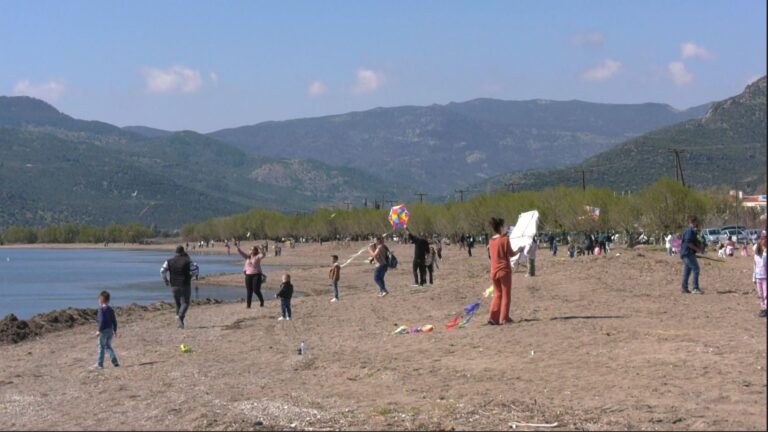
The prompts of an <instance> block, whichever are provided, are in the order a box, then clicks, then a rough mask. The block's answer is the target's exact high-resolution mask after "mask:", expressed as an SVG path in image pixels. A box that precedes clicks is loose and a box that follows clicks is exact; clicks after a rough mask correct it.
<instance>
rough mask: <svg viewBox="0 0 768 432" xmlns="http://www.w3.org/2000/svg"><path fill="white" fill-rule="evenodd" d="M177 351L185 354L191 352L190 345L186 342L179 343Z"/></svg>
mask: <svg viewBox="0 0 768 432" xmlns="http://www.w3.org/2000/svg"><path fill="white" fill-rule="evenodd" d="M179 351H181V352H183V353H185V354H187V353H191V352H192V347H191V346H189V345H187V344H181V345H179Z"/></svg>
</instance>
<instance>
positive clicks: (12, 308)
mask: <svg viewBox="0 0 768 432" xmlns="http://www.w3.org/2000/svg"><path fill="white" fill-rule="evenodd" d="M171 255H172V253H168V252H154V251H126V250H100V249H59V250H56V249H0V318H2V317H3V316H5V315H6V314H8V313H13V314H15V315H16V316H18V317H19V318H21V319H25V318H29V317H31V316H32V315H34V314H37V313H40V312H48V311H51V310H54V309H64V308H67V307H96V301H97V296H98V293H99V292H100V291H101V290H103V289H107V290H109V291H110V293H111V294H112V301H111V303H112V304H113V305H115V306H120V305H126V304H130V303H134V302H135V303H141V304H148V303H152V302H155V301H158V300H165V301H173V297H172V296H171V294H170V289H169V288H167V287H166V286H165V285H164V284H163V281H162V279H161V277H160V267H161V266H162V265H163V262H164V261H165V260H166V259H168V258H169V257H170V256H171ZM191 256H192V260H193V261H195V262H196V263H197V264H198V265H199V266H200V276H203V275H210V274H215V273H224V272H228V273H232V272H238V271H240V270H241V269H242V263H241V261H240V258H239V257H236V256H231V257H227V256H220V255H191ZM265 270H267V269H265ZM196 286H197V288H195V287H196ZM244 296H245V289H244V288H240V289H237V288H222V287H210V286H205V285H199V284H197V283H196V281H194V280H193V281H192V298H193V299H194V298H196V297H198V298H201V299H203V298H206V297H210V298H218V299H222V300H236V299H239V298H241V297H244ZM267 298H268V297H267Z"/></svg>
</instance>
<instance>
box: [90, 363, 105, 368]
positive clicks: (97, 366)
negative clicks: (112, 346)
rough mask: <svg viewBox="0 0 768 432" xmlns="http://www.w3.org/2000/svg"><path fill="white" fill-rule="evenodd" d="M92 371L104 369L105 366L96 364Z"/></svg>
mask: <svg viewBox="0 0 768 432" xmlns="http://www.w3.org/2000/svg"><path fill="white" fill-rule="evenodd" d="M91 369H104V366H102V365H100V364H95V365H93V366H91Z"/></svg>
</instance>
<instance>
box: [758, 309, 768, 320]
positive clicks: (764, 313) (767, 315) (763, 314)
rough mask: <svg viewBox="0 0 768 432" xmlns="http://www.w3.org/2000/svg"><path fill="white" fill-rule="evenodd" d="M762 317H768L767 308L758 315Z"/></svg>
mask: <svg viewBox="0 0 768 432" xmlns="http://www.w3.org/2000/svg"><path fill="white" fill-rule="evenodd" d="M757 316H759V317H760V318H766V317H768V312H766V311H765V309H763V310H761V311H760V313H759V314H758V315H757Z"/></svg>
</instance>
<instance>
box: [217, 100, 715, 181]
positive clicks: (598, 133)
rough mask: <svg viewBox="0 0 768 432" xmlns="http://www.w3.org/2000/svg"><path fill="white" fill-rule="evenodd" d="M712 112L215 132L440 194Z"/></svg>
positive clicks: (493, 105)
mask: <svg viewBox="0 0 768 432" xmlns="http://www.w3.org/2000/svg"><path fill="white" fill-rule="evenodd" d="M707 109H708V105H702V106H697V107H693V108H690V109H687V110H684V111H679V110H676V109H674V108H672V107H670V106H669V105H664V104H655V103H646V104H639V105H616V104H600V103H590V102H582V101H550V100H530V101H502V100H495V99H475V100H471V101H468V102H462V103H449V104H447V105H430V106H423V107H419V106H402V107H394V108H376V109H372V110H368V111H363V112H352V113H348V114H340V115H332V116H326V117H317V118H306V119H296V120H287V121H279V122H264V123H259V124H256V125H252V126H243V127H238V128H234V129H224V130H220V131H216V132H213V133H210V134H209V136H211V137H213V138H216V139H219V140H221V141H223V142H226V143H229V144H232V145H234V146H236V147H238V148H240V149H242V150H244V151H246V152H249V153H252V154H259V155H263V156H267V157H287V158H297V159H304V158H310V159H316V160H318V161H321V162H324V163H327V164H330V165H334V166H347V167H354V168H358V169H360V170H364V171H367V172H369V173H371V174H374V175H377V176H379V177H382V178H386V179H398V180H401V182H402V183H403V184H405V185H406V186H408V187H410V188H411V190H410V191H409V192H415V191H416V190H419V189H420V190H421V191H423V192H427V193H430V194H432V195H433V196H435V195H442V194H447V193H452V192H453V191H454V189H456V188H462V187H465V186H467V185H468V184H471V183H475V182H478V181H480V180H483V179H486V178H489V177H492V176H495V175H498V174H502V173H507V172H509V171H513V170H525V169H537V168H539V169H540V168H552V167H556V166H562V165H567V164H571V163H576V162H580V161H582V160H584V159H585V158H587V157H589V156H592V155H595V154H597V153H600V152H602V151H604V150H607V149H609V148H611V147H613V146H615V145H616V144H618V143H620V142H622V141H625V140H626V139H628V138H631V137H634V136H637V135H640V134H642V133H645V132H648V131H651V130H654V129H657V128H660V127H663V126H667V125H670V124H673V123H677V122H680V121H684V120H688V119H692V118H697V117H701V116H702V115H704V113H705V112H706V110H707Z"/></svg>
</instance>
